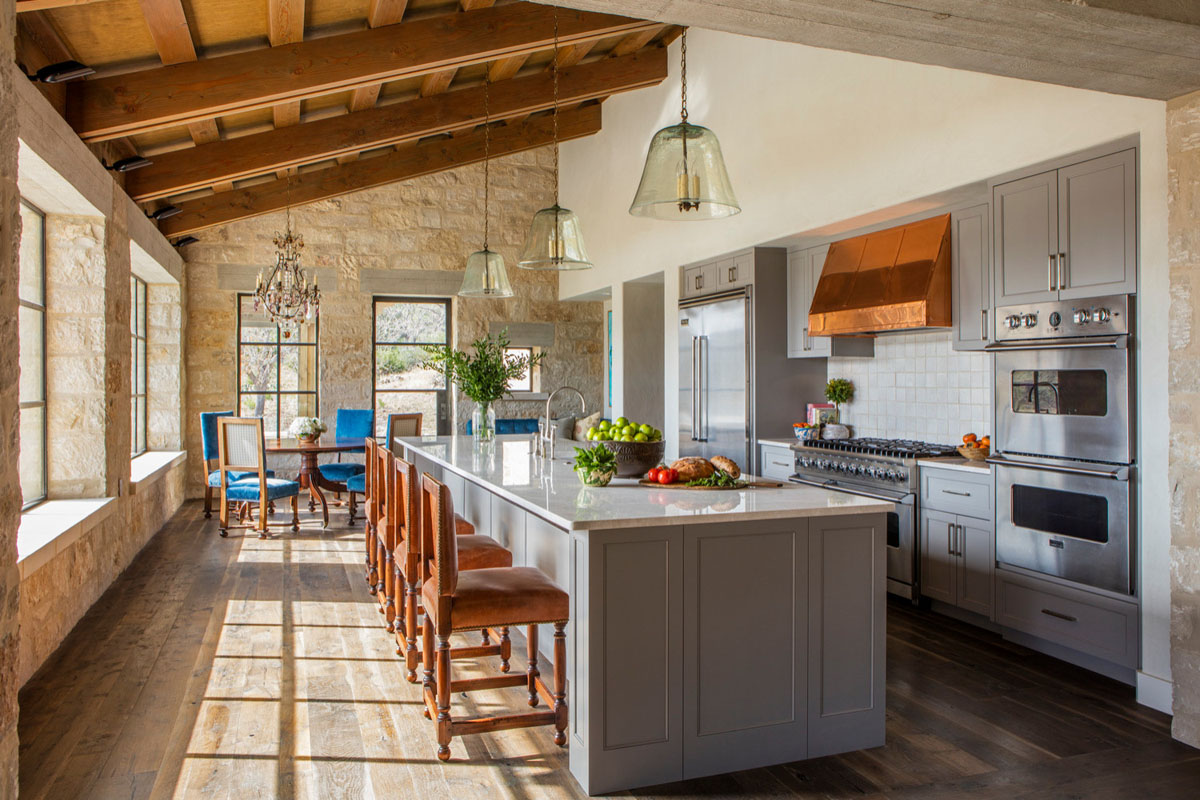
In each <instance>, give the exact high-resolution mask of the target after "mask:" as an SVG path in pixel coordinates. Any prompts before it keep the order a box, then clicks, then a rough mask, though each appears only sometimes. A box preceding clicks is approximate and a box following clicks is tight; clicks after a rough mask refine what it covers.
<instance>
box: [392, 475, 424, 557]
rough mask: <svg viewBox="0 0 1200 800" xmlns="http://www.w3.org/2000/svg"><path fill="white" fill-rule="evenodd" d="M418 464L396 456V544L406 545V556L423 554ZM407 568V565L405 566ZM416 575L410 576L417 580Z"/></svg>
mask: <svg viewBox="0 0 1200 800" xmlns="http://www.w3.org/2000/svg"><path fill="white" fill-rule="evenodd" d="M416 486H417V465H416V464H413V463H411V462H408V461H405V460H404V459H403V458H400V457H399V456H397V457H396V497H397V503H396V508H397V509H398V516H399V517H400V519H399V524H398V525H397V526H396V532H397V535H398V536H399V537H401V538H399V539H397V540H396V546H397V547H399V546H400V545H401V544H403V545H404V555H405V557H406V558H409V559H411V558H414V557H415V558H420V556H421V536H420V531H421V524H420V519H421V514H420V512H419V508H420V506H419V504H418V502H417V492H416V491H415V489H416ZM405 568H406V569H407V567H405ZM415 579H416V576H415V575H414V576H410V580H415Z"/></svg>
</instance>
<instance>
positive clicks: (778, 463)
mask: <svg viewBox="0 0 1200 800" xmlns="http://www.w3.org/2000/svg"><path fill="white" fill-rule="evenodd" d="M771 464H772V465H773V466H776V467H790V466H792V465H791V464H789V463H788V462H786V461H772V462H771Z"/></svg>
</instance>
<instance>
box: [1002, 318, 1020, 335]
mask: <svg viewBox="0 0 1200 800" xmlns="http://www.w3.org/2000/svg"><path fill="white" fill-rule="evenodd" d="M1004 324H1005V325H1007V326H1008V329H1009V330H1010V331H1015V330H1016V329H1017V328H1019V327H1021V317H1020V315H1018V314H1009V315H1008V316H1007V317H1005V318H1004Z"/></svg>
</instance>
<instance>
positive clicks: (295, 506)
mask: <svg viewBox="0 0 1200 800" xmlns="http://www.w3.org/2000/svg"><path fill="white" fill-rule="evenodd" d="M299 530H300V495H299V494H294V495H292V533H296V532H297V531H299Z"/></svg>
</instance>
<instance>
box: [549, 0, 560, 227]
mask: <svg viewBox="0 0 1200 800" xmlns="http://www.w3.org/2000/svg"><path fill="white" fill-rule="evenodd" d="M553 8H554V59H553V61H551V62H550V63H551V68H552V69H553V70H554V134H553V139H554V205H555V206H557V205H558V6H553Z"/></svg>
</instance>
